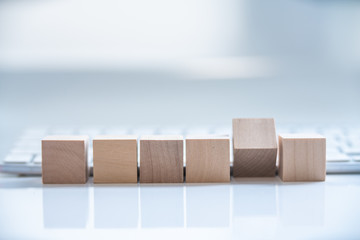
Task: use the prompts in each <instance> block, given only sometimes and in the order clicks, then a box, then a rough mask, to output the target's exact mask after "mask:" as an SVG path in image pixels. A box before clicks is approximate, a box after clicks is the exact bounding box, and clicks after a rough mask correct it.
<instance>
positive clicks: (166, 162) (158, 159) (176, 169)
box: [140, 135, 184, 183]
mask: <svg viewBox="0 0 360 240" xmlns="http://www.w3.org/2000/svg"><path fill="white" fill-rule="evenodd" d="M183 145H184V141H183V137H182V136H163V135H158V136H155V135H154V136H142V137H141V138H140V182H141V183H182V182H183V181H184V180H183V178H184V176H183V175H184V169H183V165H184V160H183Z"/></svg>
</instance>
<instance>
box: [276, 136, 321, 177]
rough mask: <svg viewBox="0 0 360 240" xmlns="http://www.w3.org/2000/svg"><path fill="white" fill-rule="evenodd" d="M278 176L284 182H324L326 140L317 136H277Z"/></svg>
mask: <svg viewBox="0 0 360 240" xmlns="http://www.w3.org/2000/svg"><path fill="white" fill-rule="evenodd" d="M279 176H280V178H281V179H282V180H283V181H284V182H296V181H325V176H326V138H325V137H323V136H321V135H318V134H282V135H279Z"/></svg>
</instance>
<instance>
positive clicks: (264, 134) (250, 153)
mask: <svg viewBox="0 0 360 240" xmlns="http://www.w3.org/2000/svg"><path fill="white" fill-rule="evenodd" d="M233 154H234V163H233V176H234V177H273V176H275V172H276V155H277V142H276V132H275V122H274V119H272V118H260V119H255V118H254V119H250V118H238V119H233Z"/></svg>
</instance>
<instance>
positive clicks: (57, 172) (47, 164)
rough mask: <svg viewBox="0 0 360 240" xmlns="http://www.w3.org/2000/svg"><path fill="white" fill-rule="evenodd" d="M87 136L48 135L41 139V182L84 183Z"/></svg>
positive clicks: (85, 178) (86, 170)
mask: <svg viewBox="0 0 360 240" xmlns="http://www.w3.org/2000/svg"><path fill="white" fill-rule="evenodd" d="M87 151H88V137H87V136H48V137H45V138H44V139H43V140H42V180H43V183H45V184H47V183H53V184H67V183H86V182H87V180H88V165H87Z"/></svg>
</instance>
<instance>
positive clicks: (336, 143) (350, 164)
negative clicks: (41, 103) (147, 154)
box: [0, 126, 360, 174]
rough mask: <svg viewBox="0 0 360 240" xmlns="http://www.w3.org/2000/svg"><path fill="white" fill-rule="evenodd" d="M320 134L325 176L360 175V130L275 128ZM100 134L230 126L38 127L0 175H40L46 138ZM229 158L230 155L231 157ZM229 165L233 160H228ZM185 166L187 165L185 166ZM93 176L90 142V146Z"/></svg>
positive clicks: (222, 130)
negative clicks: (324, 156) (324, 153)
mask: <svg viewBox="0 0 360 240" xmlns="http://www.w3.org/2000/svg"><path fill="white" fill-rule="evenodd" d="M296 132H302V133H320V134H322V135H324V136H325V137H326V144H327V146H326V147H327V149H326V151H327V152H326V155H327V156H326V159H327V165H326V168H327V173H360V128H358V127H352V128H349V127H343V128H340V127H324V126H316V127H314V126H313V127H300V126H277V133H296ZM72 134H79V135H89V136H90V139H91V138H92V137H93V136H96V135H100V134H111V135H117V134H135V135H139V136H140V135H149V134H180V135H184V136H186V135H189V134H191V135H192V134H196V135H198V134H221V135H224V134H226V135H229V136H231V126H206V127H204V126H201V127H199V126H194V127H174V126H166V127H124V126H123V127H84V128H75V127H40V128H39V127H37V128H29V129H26V130H25V131H24V133H23V135H22V136H21V137H20V138H19V139H18V140H17V141H16V142H15V143H14V147H13V148H12V149H11V150H10V152H9V154H8V155H7V156H6V157H5V159H4V160H3V161H2V162H1V163H0V171H1V172H7V173H17V174H41V139H42V138H43V137H44V136H46V135H72ZM231 156H232V153H231ZM231 162H232V159H231ZM185 165H186V163H185ZM89 166H90V172H92V170H91V169H92V141H90V143H89Z"/></svg>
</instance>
